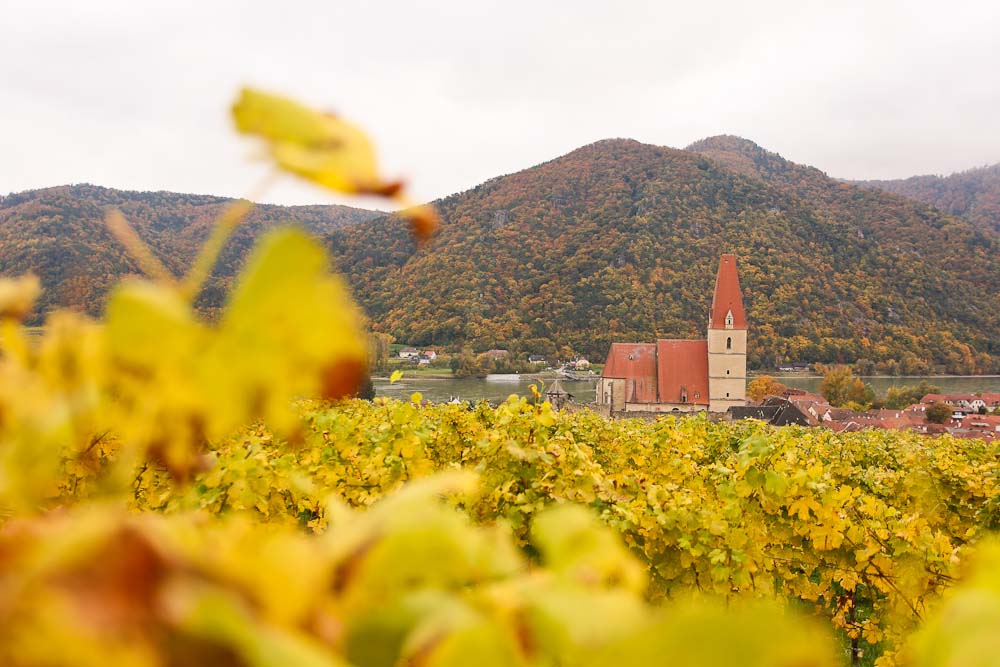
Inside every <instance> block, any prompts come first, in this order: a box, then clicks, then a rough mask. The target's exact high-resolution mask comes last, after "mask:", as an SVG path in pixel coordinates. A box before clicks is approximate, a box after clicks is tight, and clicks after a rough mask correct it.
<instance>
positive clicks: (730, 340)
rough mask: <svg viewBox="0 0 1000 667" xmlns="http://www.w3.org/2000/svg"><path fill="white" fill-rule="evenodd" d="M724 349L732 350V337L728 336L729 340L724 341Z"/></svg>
mask: <svg viewBox="0 0 1000 667" xmlns="http://www.w3.org/2000/svg"><path fill="white" fill-rule="evenodd" d="M726 349H727V350H731V349H733V337H732V336H730V337H729V338H727V339H726Z"/></svg>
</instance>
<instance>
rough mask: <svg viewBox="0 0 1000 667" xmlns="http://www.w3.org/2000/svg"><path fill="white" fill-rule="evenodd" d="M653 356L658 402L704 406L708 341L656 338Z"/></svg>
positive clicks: (705, 399) (706, 393) (706, 402)
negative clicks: (685, 398) (654, 354)
mask: <svg viewBox="0 0 1000 667" xmlns="http://www.w3.org/2000/svg"><path fill="white" fill-rule="evenodd" d="M656 356H657V362H658V363H657V365H658V371H659V373H658V374H659V383H658V384H659V393H660V402H661V403H681V402H683V401H681V389H682V388H683V389H685V390H686V391H687V402H688V403H694V404H697V405H708V342H707V341H704V340H658V341H656Z"/></svg>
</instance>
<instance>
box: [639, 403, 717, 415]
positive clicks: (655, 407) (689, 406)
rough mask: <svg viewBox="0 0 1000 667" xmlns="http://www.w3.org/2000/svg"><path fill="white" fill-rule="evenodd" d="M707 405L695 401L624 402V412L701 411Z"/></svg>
mask: <svg viewBox="0 0 1000 667" xmlns="http://www.w3.org/2000/svg"><path fill="white" fill-rule="evenodd" d="M707 407H708V406H707V405H704V404H701V405H699V404H697V403H626V404H625V412H655V413H665V412H666V413H669V412H673V411H674V410H677V411H678V412H701V411H703V410H705V409H706V408H707Z"/></svg>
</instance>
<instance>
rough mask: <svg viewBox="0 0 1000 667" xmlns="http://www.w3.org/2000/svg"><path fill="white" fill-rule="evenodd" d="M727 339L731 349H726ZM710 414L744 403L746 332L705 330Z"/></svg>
mask: <svg viewBox="0 0 1000 667" xmlns="http://www.w3.org/2000/svg"><path fill="white" fill-rule="evenodd" d="M727 339H731V340H732V345H731V346H729V347H727V346H726V341H727ZM708 396H709V407H708V409H709V411H711V412H725V411H727V410H728V409H729V408H731V407H733V406H738V405H746V402H747V331H746V330H745V329H709V330H708Z"/></svg>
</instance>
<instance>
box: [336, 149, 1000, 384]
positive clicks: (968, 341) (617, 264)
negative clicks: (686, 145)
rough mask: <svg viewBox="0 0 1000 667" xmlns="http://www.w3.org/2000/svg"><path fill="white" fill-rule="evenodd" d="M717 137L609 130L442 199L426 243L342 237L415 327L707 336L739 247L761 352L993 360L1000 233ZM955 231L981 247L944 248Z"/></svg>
mask: <svg viewBox="0 0 1000 667" xmlns="http://www.w3.org/2000/svg"><path fill="white" fill-rule="evenodd" d="M750 143H751V142H747V144H750ZM754 146H756V145H755V144H754ZM695 148H696V149H702V150H704V149H705V148H706V146H705V145H704V144H701V145H696V146H695ZM711 148H713V151H714V152H713V153H712V154H711V157H707V156H706V155H703V154H702V153H700V152H696V151H688V150H680V149H673V148H667V147H658V146H651V145H649V144H642V143H640V142H636V141H634V140H604V141H600V142H595V143H592V144H588V145H586V146H583V147H581V148H578V149H576V150H574V151H571V152H570V153H567V154H566V155H563V156H561V157H559V158H556V159H554V160H550V161H548V162H544V163H542V164H540V165H536V166H534V167H531V168H528V169H526V170H522V171H520V172H516V173H514V174H509V175H507V176H504V177H500V178H496V179H490V180H489V181H487V182H485V183H483V184H481V185H480V186H477V187H475V188H472V189H470V190H467V191H465V192H463V193H458V194H455V195H451V196H449V197H445V198H443V199H441V200H439V201H438V202H436V205H437V206H438V207H439V209H440V210H441V213H442V217H443V218H444V221H445V224H444V226H443V228H442V232H441V234H440V236H439V238H438V239H436V240H435V241H434V242H433V243H432V244H431V245H430V246H429V247H428V248H427V249H426V250H425V251H422V252H417V251H416V250H415V249H414V247H413V245H412V243H411V242H410V241H409V240H408V239H407V238H406V236H405V233H403V231H401V230H402V227H401V226H400V225H399V224H397V223H395V222H394V219H393V218H392V216H389V217H386V218H380V219H375V220H373V221H370V223H368V224H366V225H364V226H361V227H358V228H352V229H345V230H339V231H337V232H335V233H334V234H333V235H332V238H331V242H330V247H331V249H332V250H333V251H334V252H335V253H336V254H337V255H338V261H339V263H340V265H341V266H342V267H344V270H345V271H346V272H347V273H348V275H349V276H350V277H351V279H352V281H353V282H354V284H356V285H364V286H365V288H364V289H363V290H360V291H359V292H358V296H359V299H360V300H361V302H362V303H363V304H364V305H365V307H366V309H367V310H368V311H369V313H370V314H371V316H372V318H373V321H374V322H375V325H376V327H379V328H380V329H381V330H384V331H387V332H390V333H393V334H394V335H396V336H397V337H398V338H400V339H401V340H405V341H407V342H411V343H419V344H461V343H462V341H469V342H471V341H475V342H476V343H477V344H479V346H480V347H489V346H494V345H514V346H515V347H517V348H521V349H523V351H525V352H535V351H540V352H546V351H548V350H551V349H552V347H553V346H555V348H557V349H558V348H560V347H563V346H567V347H570V348H572V349H573V350H575V351H581V352H585V353H587V354H590V355H593V356H595V357H603V354H605V353H606V350H607V346H608V345H610V343H611V342H612V341H614V340H619V341H620V340H643V339H649V338H652V337H653V336H656V335H663V336H669V337H673V336H679V337H691V336H700V335H702V334H703V332H702V331H701V329H702V326H701V325H702V323H703V320H704V313H706V312H707V303H706V299H707V294H708V291H709V286H708V282H709V280H710V277H711V275H712V266H713V263H714V261H716V260H717V253H719V252H722V251H723V250H730V249H733V250H735V251H737V254H739V255H740V259H741V264H742V265H743V266H744V267H745V269H744V273H746V274H747V277H748V280H747V281H746V285H747V286H748V289H749V290H750V292H751V297H752V298H753V299H755V300H756V301H757V304H758V306H759V307H758V309H757V310H758V312H757V313H756V319H757V325H758V328H757V334H756V340H757V345H756V349H753V347H754V346H753V343H752V353H751V362H752V364H753V365H757V366H760V365H770V364H772V363H773V362H774V361H775V359H776V358H779V357H780V358H783V359H788V358H790V359H796V358H800V357H802V358H807V359H809V360H821V361H839V360H842V361H854V360H856V359H858V358H865V359H867V358H869V357H873V359H872V361H873V362H874V363H879V364H882V367H883V368H884V369H885V370H886V371H887V372H897V371H900V370H901V369H900V368H896V367H894V366H893V364H892V363H891V362H892V361H893V357H898V358H899V360H898V361H897V364H896V365H897V366H900V367H905V368H907V369H909V370H911V371H914V372H920V371H929V370H933V369H935V368H941V369H944V368H951V369H957V370H961V369H963V368H964V369H967V370H968V369H971V370H982V369H987V368H994V364H995V360H994V358H993V357H994V355H995V353H996V350H994V348H993V347H992V345H993V343H992V341H990V340H987V339H988V338H989V336H988V335H987V334H986V333H985V332H988V331H991V330H992V328H991V327H993V326H996V324H997V318H996V315H995V312H996V310H997V305H998V304H997V301H996V298H995V296H994V295H996V293H997V291H998V290H997V287H998V281H1000V278H998V277H1000V264H998V262H997V260H996V258H994V257H992V256H991V255H990V253H991V252H992V253H995V252H996V251H997V248H998V246H997V237H996V235H993V234H989V233H987V232H982V231H980V230H976V229H975V228H973V226H972V225H971V224H970V223H968V222H967V221H964V220H961V219H958V218H955V217H953V216H948V215H946V214H943V213H941V212H939V211H936V210H935V209H933V208H930V207H927V206H924V205H922V204H919V203H916V202H912V201H908V200H905V199H901V198H897V197H891V196H888V195H883V194H881V193H878V192H875V191H872V190H865V189H862V188H859V187H856V186H854V185H851V184H847V183H842V182H839V181H836V180H834V179H831V178H829V177H828V176H826V175H825V174H823V173H822V172H821V171H819V170H818V169H815V168H812V167H804V166H802V165H796V164H795V163H790V162H788V161H785V160H784V159H783V158H780V156H777V155H776V154H771V153H769V152H767V151H763V149H760V150H761V151H762V152H763V154H762V155H760V156H759V157H760V160H761V161H762V164H756V165H755V167H754V172H755V173H753V174H748V173H747V169H746V168H744V169H742V170H740V169H733V168H731V167H730V166H729V164H728V163H727V160H726V159H725V158H726V157H727V156H726V155H724V154H723V153H722V152H720V151H719V150H715V149H718V148H719V147H718V146H711ZM758 148H759V147H758ZM758 174H759V175H758ZM949 239H950V240H949ZM953 243H959V244H960V248H961V250H962V251H963V253H968V252H971V258H973V259H977V260H978V261H971V262H970V256H968V255H967V254H960V253H957V252H956V253H949V252H946V251H944V250H942V249H947V248H948V247H950V245H951V244H953ZM374 246H377V247H378V249H377V250H373V251H369V249H371V248H373V247H374ZM784 246H789V247H784ZM881 246H884V248H881ZM880 248H881V249H880ZM922 254H923V255H928V256H929V257H930V259H926V258H923V257H922ZM664 257H669V259H664ZM790 257H798V258H807V259H802V260H801V261H798V265H796V262H794V261H790ZM808 258H811V259H808ZM803 263H805V264H808V265H809V266H808V269H809V270H804V269H803V268H802V266H801V265H802V264H803ZM769 274H770V275H769ZM872 274H874V275H876V276H877V278H875V279H872V278H871V277H870V276H871V275H872ZM567 276H568V278H567ZM820 278H822V279H823V281H820ZM820 282H822V283H823V284H820ZM914 284H916V287H913V285H914ZM984 285H985V286H988V287H989V288H990V291H989V293H988V295H985V296H984V295H978V296H977V295H976V293H977V292H978V291H979V290H980V289H981V288H982V286H984ZM784 292H790V294H791V296H790V295H788V294H785V293H784ZM949 293H952V294H954V293H969V294H970V295H971V296H970V297H969V298H968V299H967V300H955V299H947V298H946V297H945V296H944V295H946V294H949ZM775 294H777V296H775ZM794 296H799V297H800V298H798V299H795V298H793V297H794ZM806 300H815V301H816V302H817V305H816V306H814V307H813V308H814V309H815V308H818V309H819V310H820V311H821V314H820V316H819V318H818V319H819V320H820V321H819V322H818V323H817V322H811V321H810V319H811V314H810V313H811V309H810V308H808V307H806V306H805V303H804V301H806ZM768 310H771V311H773V312H767V311H768ZM900 322H911V323H912V330H911V327H909V326H906V325H904V324H900ZM761 325H763V326H761ZM915 332H916V333H915ZM859 333H860V334H862V335H858V334H859ZM866 334H867V335H866ZM873 338H876V339H881V340H880V341H877V342H872V339H873ZM901 339H902V340H901ZM885 340H888V341H889V344H888V345H887V344H886V343H885V342H884V341H885ZM907 341H908V342H907ZM914 341H916V342H914ZM904 353H908V356H906V358H905V359H903V357H904Z"/></svg>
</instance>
